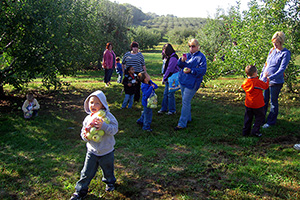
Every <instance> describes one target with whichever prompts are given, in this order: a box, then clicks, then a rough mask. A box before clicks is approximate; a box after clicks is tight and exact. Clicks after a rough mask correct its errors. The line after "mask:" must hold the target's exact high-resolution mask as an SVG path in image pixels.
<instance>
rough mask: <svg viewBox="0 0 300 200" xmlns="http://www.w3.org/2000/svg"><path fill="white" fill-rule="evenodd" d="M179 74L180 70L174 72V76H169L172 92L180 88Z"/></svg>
mask: <svg viewBox="0 0 300 200" xmlns="http://www.w3.org/2000/svg"><path fill="white" fill-rule="evenodd" d="M178 74H179V72H177V73H175V74H172V76H170V77H169V78H168V84H169V91H170V92H175V91H177V90H179V89H180V85H179V81H178Z"/></svg>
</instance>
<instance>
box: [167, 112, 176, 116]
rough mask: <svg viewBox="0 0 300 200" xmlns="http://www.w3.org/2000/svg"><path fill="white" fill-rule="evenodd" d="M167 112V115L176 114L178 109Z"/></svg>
mask: <svg viewBox="0 0 300 200" xmlns="http://www.w3.org/2000/svg"><path fill="white" fill-rule="evenodd" d="M166 114H167V115H174V114H176V111H174V112H170V111H169V112H167V113H166Z"/></svg>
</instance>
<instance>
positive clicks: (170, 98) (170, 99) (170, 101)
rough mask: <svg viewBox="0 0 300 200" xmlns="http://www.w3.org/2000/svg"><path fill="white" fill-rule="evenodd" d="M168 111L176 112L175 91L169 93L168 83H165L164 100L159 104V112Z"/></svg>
mask: <svg viewBox="0 0 300 200" xmlns="http://www.w3.org/2000/svg"><path fill="white" fill-rule="evenodd" d="M168 109H169V111H170V112H172V113H173V112H176V107H175V91H172V92H170V91H169V84H168V82H166V83H165V91H164V98H163V101H162V104H161V109H160V110H161V111H164V112H167V111H168Z"/></svg>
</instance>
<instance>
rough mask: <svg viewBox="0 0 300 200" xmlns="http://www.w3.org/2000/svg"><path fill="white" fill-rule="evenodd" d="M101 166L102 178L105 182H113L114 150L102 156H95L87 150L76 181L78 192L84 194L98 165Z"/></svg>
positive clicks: (114, 179) (114, 180)
mask: <svg viewBox="0 0 300 200" xmlns="http://www.w3.org/2000/svg"><path fill="white" fill-rule="evenodd" d="M99 166H100V167H101V169H102V173H103V178H102V181H103V182H104V183H106V184H114V183H115V182H116V178H115V176H114V152H113V151H112V152H111V153H108V154H106V155H104V156H96V155H94V154H92V153H89V152H87V153H86V157H85V161H84V166H83V169H82V170H81V175H80V180H79V181H78V182H77V183H76V186H75V189H76V192H77V193H78V194H80V195H81V196H85V195H86V194H87V193H88V186H89V184H90V182H91V181H92V179H93V178H94V176H95V174H96V172H97V170H98V167H99Z"/></svg>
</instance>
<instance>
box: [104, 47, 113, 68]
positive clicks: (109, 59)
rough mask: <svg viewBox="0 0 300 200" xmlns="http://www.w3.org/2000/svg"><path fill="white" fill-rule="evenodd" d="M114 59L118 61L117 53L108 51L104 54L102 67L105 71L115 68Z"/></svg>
mask: <svg viewBox="0 0 300 200" xmlns="http://www.w3.org/2000/svg"><path fill="white" fill-rule="evenodd" d="M114 59H116V55H115V53H114V52H113V51H111V52H110V51H109V50H107V49H106V50H105V51H104V53H103V61H102V67H103V68H104V69H112V68H113V67H115V66H113V64H114V63H116V62H114Z"/></svg>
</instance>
